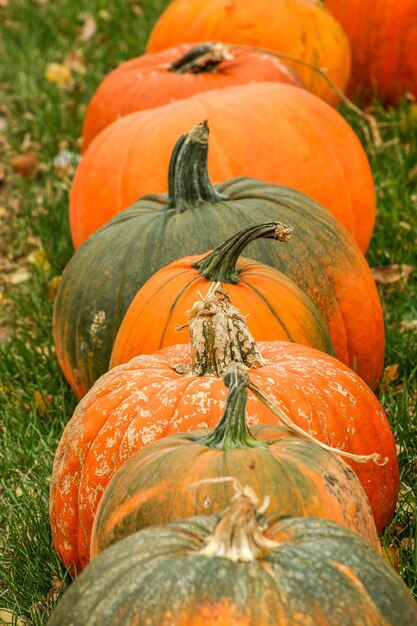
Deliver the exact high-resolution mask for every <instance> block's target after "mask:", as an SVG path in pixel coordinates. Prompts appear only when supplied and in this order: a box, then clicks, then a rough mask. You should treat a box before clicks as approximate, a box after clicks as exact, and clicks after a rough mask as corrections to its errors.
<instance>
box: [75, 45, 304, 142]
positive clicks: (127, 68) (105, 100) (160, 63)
mask: <svg viewBox="0 0 417 626" xmlns="http://www.w3.org/2000/svg"><path fill="white" fill-rule="evenodd" d="M194 45H195V44H181V45H179V46H175V47H173V48H169V49H168V50H161V51H160V52H156V53H153V54H152V53H149V54H144V55H142V56H140V57H137V58H136V59H132V60H130V61H127V62H126V63H122V65H120V66H119V67H118V68H117V69H115V70H114V71H113V72H111V73H110V74H108V75H107V76H106V77H105V78H104V79H103V81H102V82H101V83H100V85H99V87H98V89H97V91H96V92H95V94H94V96H93V98H92V99H91V101H90V103H89V105H88V107H87V111H86V115H85V119H84V125H83V151H85V150H86V148H87V147H88V145H89V144H90V143H91V141H92V140H93V139H94V137H95V136H96V135H98V133H100V132H101V131H102V130H103V129H104V128H105V127H106V126H108V125H109V124H111V123H112V122H114V121H115V120H116V119H118V118H119V117H123V116H124V115H128V114H129V113H133V112H134V111H142V110H143V109H151V108H153V107H158V106H161V105H163V104H168V103H169V102H173V101H174V100H182V99H184V98H188V97H189V96H192V95H193V94H195V93H200V92H202V91H209V90H210V89H223V88H224V87H230V86H232V85H241V84H244V83H249V82H268V81H272V82H275V81H276V82H282V83H289V84H292V85H298V86H302V82H301V80H300V79H299V78H298V76H297V75H296V74H295V72H294V71H293V70H292V69H290V68H289V67H288V66H287V65H285V63H284V62H283V61H281V60H280V59H278V58H276V57H273V56H271V55H270V54H265V53H262V52H258V51H256V50H245V49H243V48H237V47H229V48H228V54H229V55H230V56H231V57H232V58H228V59H226V60H224V61H222V62H221V63H220V64H219V65H218V66H217V68H216V69H215V70H214V71H206V72H199V73H190V72H185V73H176V72H173V71H170V70H169V68H167V67H166V66H167V65H168V64H169V63H172V62H174V61H177V60H178V59H179V58H181V57H182V56H183V55H185V54H186V53H187V52H189V51H190V50H191V49H192V48H193V47H194Z"/></svg>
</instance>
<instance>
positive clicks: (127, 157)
mask: <svg viewBox="0 0 417 626" xmlns="http://www.w3.org/2000/svg"><path fill="white" fill-rule="evenodd" d="M204 118H206V119H207V120H208V122H209V125H210V132H211V143H210V153H209V172H210V177H211V179H212V180H213V181H214V182H223V181H225V180H228V179H230V178H232V177H234V176H251V177H255V178H259V179H261V180H263V181H268V182H271V183H277V184H280V185H286V186H288V187H292V188H293V189H297V190H298V191H301V192H303V193H305V194H306V195H308V196H310V197H311V198H313V199H314V200H317V201H318V202H320V204H322V205H323V206H324V207H325V208H326V209H327V210H328V211H329V212H330V213H331V214H332V215H334V216H335V217H336V219H337V220H338V221H339V222H340V223H341V224H343V226H345V227H346V228H347V230H349V232H350V233H352V235H353V236H354V238H355V240H356V242H357V243H358V245H359V247H360V248H361V250H362V251H364V250H366V249H367V247H368V244H369V241H370V239H371V235H372V232H373V227H374V223H375V190H374V184H373V178H372V172H371V169H370V166H369V162H368V159H367V157H366V154H365V151H364V149H363V147H362V145H361V143H360V141H359V139H358V137H357V136H356V135H355V133H354V132H353V130H352V128H351V127H350V126H349V124H348V123H347V122H346V121H345V120H344V119H343V117H342V116H341V115H340V114H339V113H338V112H337V111H335V110H334V109H332V108H331V107H330V106H328V105H327V104H326V103H325V102H323V101H322V100H320V99H319V98H317V97H315V96H314V95H312V94H311V93H309V92H308V91H306V90H305V89H299V88H298V87H294V86H292V85H284V84H278V83H256V84H248V85H238V86H236V87H228V88H226V89H221V90H217V89H214V90H211V91H207V92H205V93H200V94H196V95H194V96H192V97H190V98H186V99H185V100H180V101H178V102H174V103H172V104H168V105H165V106H161V107H156V108H153V109H147V110H146V111H139V112H136V113H131V114H130V115H126V116H124V117H123V118H121V119H120V120H118V121H116V122H114V123H113V124H111V125H110V126H108V127H107V128H105V129H104V130H103V131H102V132H101V133H100V134H99V135H98V136H97V137H96V138H95V139H94V140H93V141H92V143H91V144H90V146H89V147H88V149H87V150H86V152H85V154H84V156H83V158H82V160H81V163H80V164H79V166H78V168H77V171H76V173H75V177H74V182H73V186H72V189H71V196H70V227H71V235H72V239H73V242H74V246H75V247H76V248H78V247H79V246H80V245H81V244H82V242H83V241H85V239H87V238H88V237H89V236H90V235H91V234H92V233H93V232H94V231H96V230H97V229H98V228H99V227H100V226H102V225H103V224H105V223H106V222H108V221H109V220H110V219H111V218H112V217H113V216H114V215H116V214H117V213H119V212H120V211H122V210H123V209H125V208H126V207H129V206H130V205H131V204H133V203H134V202H136V201H137V199H138V198H140V197H141V196H143V194H148V193H152V194H154V193H156V192H157V193H163V192H165V191H167V189H168V177H167V171H168V166H169V162H170V158H171V154H172V150H173V148H174V145H175V143H176V142H177V140H178V137H179V136H180V135H181V134H182V133H185V132H188V131H189V129H190V127H191V126H193V125H195V124H197V123H199V122H201V120H202V119H204Z"/></svg>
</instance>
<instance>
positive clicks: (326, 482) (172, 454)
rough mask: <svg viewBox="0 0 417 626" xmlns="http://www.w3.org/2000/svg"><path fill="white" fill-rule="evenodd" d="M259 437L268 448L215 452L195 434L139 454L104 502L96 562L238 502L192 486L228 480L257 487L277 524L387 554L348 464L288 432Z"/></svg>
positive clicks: (275, 429)
mask: <svg viewBox="0 0 417 626" xmlns="http://www.w3.org/2000/svg"><path fill="white" fill-rule="evenodd" d="M271 418H272V413H271ZM200 432H201V434H203V432H206V434H207V433H208V432H210V431H200ZM251 434H252V435H253V437H255V439H257V440H259V441H268V442H269V445H268V447H267V448H250V447H247V448H240V449H237V448H233V449H228V450H217V449H211V448H210V447H208V446H207V445H203V444H202V443H199V441H198V440H195V437H196V436H197V433H195V435H194V433H190V434H189V436H187V435H171V436H170V437H165V438H164V439H162V440H161V441H158V442H156V443H154V444H152V445H150V446H147V447H146V448H145V449H143V450H141V451H140V452H137V453H136V454H134V455H133V456H132V457H131V458H130V459H128V460H127V461H126V463H124V464H123V465H122V466H121V467H120V468H119V470H118V471H117V473H116V474H115V476H113V478H112V480H111V481H110V483H109V484H108V486H107V488H106V491H105V492H104V494H103V497H102V499H101V501H100V505H99V507H98V510H97V513H96V515H95V518H94V526H93V531H92V535H91V546H90V557H91V558H94V557H95V556H97V554H99V553H100V552H102V551H103V550H104V549H105V548H107V547H108V546H109V545H111V544H113V543H115V542H116V541H119V540H120V539H123V538H124V537H127V536H129V535H131V534H133V533H134V532H136V531H138V530H142V528H146V527H147V526H153V525H157V524H166V523H168V522H172V521H175V520H179V519H186V518H188V517H193V516H194V515H212V514H214V513H219V512H220V511H222V510H223V509H224V508H225V507H226V506H227V505H228V504H229V502H230V500H231V497H232V496H233V487H232V484H231V483H230V482H227V483H214V484H206V485H201V487H200V488H198V489H196V488H192V487H191V488H190V485H193V483H197V482H198V481H201V480H202V481H204V480H207V479H221V478H223V477H224V476H233V477H235V478H236V479H237V480H238V481H239V482H240V484H242V485H249V486H250V487H251V488H252V489H253V490H254V492H255V493H256V494H257V496H258V497H259V499H260V501H261V502H262V501H263V499H264V498H265V497H267V496H269V497H270V499H271V502H270V505H269V507H268V514H269V515H271V516H273V515H280V516H289V517H321V518H325V519H329V520H332V521H334V522H338V523H339V524H342V525H343V526H346V527H347V528H350V529H351V530H354V531H355V532H357V533H358V534H359V535H360V536H361V537H362V538H363V539H364V540H365V541H367V542H368V543H370V544H371V545H373V546H374V547H375V548H378V547H379V541H378V537H377V534H376V530H375V524H374V520H373V517H372V512H371V509H370V507H369V502H368V500H367V498H366V495H365V493H364V491H363V488H362V486H361V484H360V482H359V480H358V478H357V477H356V476H355V474H354V472H353V471H352V470H351V469H350V468H349V467H348V466H347V465H346V463H344V462H343V461H342V460H341V459H340V458H339V457H337V456H336V455H334V454H331V453H330V452H326V451H325V450H322V449H321V448H320V447H319V446H318V445H316V444H314V443H310V442H308V441H302V440H301V439H299V438H296V437H295V436H292V435H291V434H290V433H289V431H288V430H287V429H285V428H283V427H280V426H254V427H253V428H252V429H251ZM192 435H194V437H193V439H191V436H192Z"/></svg>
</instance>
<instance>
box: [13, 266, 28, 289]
mask: <svg viewBox="0 0 417 626" xmlns="http://www.w3.org/2000/svg"><path fill="white" fill-rule="evenodd" d="M29 278H30V272H29V270H28V269H27V267H19V269H17V270H16V271H15V272H13V273H12V274H10V278H9V280H10V284H11V285H21V284H22V283H25V282H26V281H27V280H29Z"/></svg>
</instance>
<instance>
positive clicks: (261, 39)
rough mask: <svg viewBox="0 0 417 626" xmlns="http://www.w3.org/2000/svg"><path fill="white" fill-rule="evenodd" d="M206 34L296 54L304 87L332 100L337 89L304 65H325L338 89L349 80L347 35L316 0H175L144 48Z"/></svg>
mask: <svg viewBox="0 0 417 626" xmlns="http://www.w3.org/2000/svg"><path fill="white" fill-rule="evenodd" d="M209 39H216V40H218V41H224V42H228V43H235V44H245V45H249V46H260V47H263V48H269V49H271V50H278V51H280V52H283V53H286V54H290V55H292V56H294V57H297V59H300V60H301V63H293V64H292V65H293V67H294V69H295V70H296V71H297V73H299V75H300V76H301V78H302V80H303V81H304V83H305V85H306V87H307V88H308V89H309V90H310V91H312V92H313V93H315V94H316V95H318V96H319V97H321V98H323V99H325V100H326V101H327V102H329V103H330V104H333V105H336V104H338V102H339V98H338V96H337V94H336V93H335V92H334V90H332V89H331V87H330V86H329V84H328V83H327V82H326V81H325V80H324V79H323V78H322V77H321V76H320V75H319V74H318V73H317V72H315V71H314V70H312V69H311V67H308V64H311V65H313V66H315V67H320V68H325V69H326V70H328V76H329V77H330V78H331V79H332V80H333V81H334V82H335V83H336V85H337V86H338V87H339V88H340V89H341V90H342V91H344V89H345V87H346V85H347V82H348V80H349V75H350V46H349V41H348V38H347V36H346V34H345V32H344V30H343V28H342V27H341V25H340V24H339V22H338V21H337V20H335V19H334V18H333V17H332V15H331V14H330V13H329V12H328V11H327V10H326V9H325V8H324V7H323V6H322V5H321V3H318V2H316V0H233V1H232V2H230V1H228V0H211V1H210V3H209V4H207V2H206V0H174V2H171V4H169V6H168V7H167V8H166V9H165V11H164V12H163V13H162V15H161V16H160V17H159V19H158V21H157V22H156V24H155V26H154V28H153V30H152V32H151V34H150V37H149V41H148V45H147V51H148V52H155V51H157V50H162V49H164V48H168V47H170V46H173V45H176V44H178V43H182V42H193V41H204V40H209ZM288 62H289V63H291V61H288ZM303 62H304V64H303Z"/></svg>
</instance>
